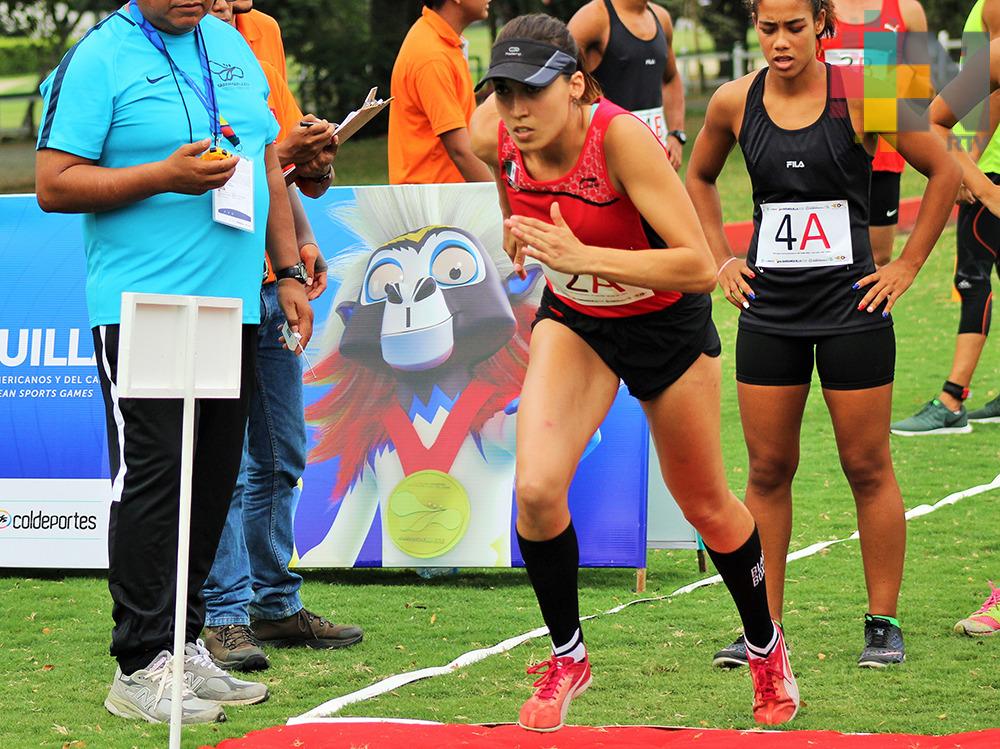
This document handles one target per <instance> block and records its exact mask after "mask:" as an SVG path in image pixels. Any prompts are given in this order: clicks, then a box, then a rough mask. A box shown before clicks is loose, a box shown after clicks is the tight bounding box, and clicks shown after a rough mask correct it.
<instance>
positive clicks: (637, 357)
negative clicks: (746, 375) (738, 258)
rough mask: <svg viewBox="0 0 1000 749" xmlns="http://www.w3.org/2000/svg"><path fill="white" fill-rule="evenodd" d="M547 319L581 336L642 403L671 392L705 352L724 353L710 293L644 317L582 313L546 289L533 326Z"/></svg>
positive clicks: (695, 296)
mask: <svg viewBox="0 0 1000 749" xmlns="http://www.w3.org/2000/svg"><path fill="white" fill-rule="evenodd" d="M542 320H554V321H556V322H558V323H562V324H563V325H565V326H566V327H567V328H569V329H570V330H572V331H573V332H574V333H576V334H577V335H578V336H580V337H581V338H582V339H583V340H584V341H586V343H587V345H588V346H590V347H591V348H592V349H593V350H594V351H595V352H596V353H597V355H598V356H599V357H601V360H602V361H603V362H604V363H605V364H607V365H608V368H609V369H610V370H611V371H612V372H614V373H615V374H616V375H618V376H619V377H620V378H621V379H622V381H624V383H625V385H626V386H627V387H628V391H629V393H631V394H632V395H633V396H635V397H636V398H638V399H639V400H642V401H647V400H652V399H653V398H655V397H656V396H658V395H659V394H660V393H662V392H663V391H664V390H666V389H667V388H668V387H669V386H670V385H672V384H673V383H674V382H676V381H677V380H678V379H679V378H680V376H681V375H683V374H684V373H685V372H686V371H687V370H688V367H690V366H691V365H692V364H694V362H695V360H697V358H698V357H699V356H701V355H702V354H708V355H709V356H718V355H719V354H721V353H722V342H721V341H720V340H719V334H718V332H717V331H716V330H715V324H714V323H713V322H712V300H711V297H709V295H708V294H685V295H684V296H682V297H681V298H680V300H678V301H677V302H676V303H675V304H672V305H671V306H669V307H667V308H666V309H662V310H658V311H656V312H649V313H647V314H644V315H634V316H632V317H613V318H608V317H593V316H592V315H585V314H583V313H582V312H578V311H576V310H575V309H573V308H572V307H570V306H569V305H567V304H564V303H563V302H562V301H560V300H559V298H558V297H557V296H556V295H555V294H553V293H552V290H551V289H549V288H548V287H546V288H545V291H544V292H543V293H542V301H541V303H540V304H539V305H538V313H537V315H536V316H535V322H534V323H533V325H532V326H534V325H537V324H538V323H539V322H541V321H542Z"/></svg>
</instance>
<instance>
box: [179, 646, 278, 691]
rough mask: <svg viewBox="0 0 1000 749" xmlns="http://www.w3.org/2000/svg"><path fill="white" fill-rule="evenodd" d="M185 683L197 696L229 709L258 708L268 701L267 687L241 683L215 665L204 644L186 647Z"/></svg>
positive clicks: (258, 684) (246, 682) (254, 683)
mask: <svg viewBox="0 0 1000 749" xmlns="http://www.w3.org/2000/svg"><path fill="white" fill-rule="evenodd" d="M184 681H185V683H186V684H187V686H188V687H189V688H190V689H191V691H192V692H194V694H195V696H196V697H198V698H199V699H202V700H210V701H211V702H222V703H224V704H226V705H256V704H257V703H258V702H263V701H264V700H266V699H267V698H268V693H267V687H266V686H264V685H263V684H261V683H259V682H256V681H242V680H240V679H236V678H234V677H232V676H230V675H229V673H228V672H227V671H224V670H222V669H221V668H219V667H218V666H216V665H215V661H213V660H212V654H211V653H210V652H208V648H206V647H205V643H204V642H203V641H201V640H198V641H197V642H189V643H187V644H186V645H185V646H184Z"/></svg>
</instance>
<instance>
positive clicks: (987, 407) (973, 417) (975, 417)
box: [969, 395, 1000, 424]
mask: <svg viewBox="0 0 1000 749" xmlns="http://www.w3.org/2000/svg"><path fill="white" fill-rule="evenodd" d="M969 421H975V422H978V423H980V424H987V423H991V424H1000V395H998V396H997V397H996V398H994V399H993V400H991V401H987V402H986V403H985V404H984V405H983V407H982V408H977V409H976V410H975V411H969Z"/></svg>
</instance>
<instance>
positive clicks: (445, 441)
mask: <svg viewBox="0 0 1000 749" xmlns="http://www.w3.org/2000/svg"><path fill="white" fill-rule="evenodd" d="M303 202H304V203H306V208H307V211H308V213H309V216H310V220H311V221H312V225H313V229H314V232H315V234H316V238H317V242H318V244H319V245H320V247H321V248H322V249H323V252H324V254H325V256H326V258H327V260H328V262H329V264H330V274H329V288H328V289H327V291H326V293H325V294H324V295H323V296H322V297H320V298H319V299H317V300H316V301H315V302H314V304H313V306H314V310H315V313H316V332H315V334H314V337H313V339H312V341H311V342H310V345H309V348H308V350H307V351H306V356H305V358H306V359H307V362H305V365H304V367H303V381H304V385H305V386H304V392H305V404H304V406H305V418H306V422H307V425H308V435H309V446H308V458H307V465H306V470H305V472H304V475H303V476H302V479H301V481H300V489H301V490H300V492H299V495H298V503H297V507H296V513H295V540H296V552H297V555H296V559H294V560H293V563H294V564H296V565H297V566H299V567H302V568H307V567H350V566H386V567H400V566H402V567H420V566H433V567H496V566H500V567H506V566H511V565H518V564H520V563H521V560H520V556H519V554H518V551H517V543H516V538H515V535H514V522H515V518H516V510H515V504H514V500H513V496H514V494H513V492H514V445H515V433H516V425H517V416H518V397H519V394H520V388H521V383H522V381H523V378H524V372H525V368H526V366H527V362H528V348H529V341H530V336H531V322H532V320H533V319H534V314H535V308H536V307H537V304H538V299H539V297H540V295H541V291H542V288H543V286H544V283H545V280H544V277H543V275H542V272H541V268H540V267H539V266H529V267H528V269H527V270H528V273H527V278H525V279H522V278H520V277H518V276H517V275H516V274H515V273H513V269H512V266H511V263H510V261H509V259H508V258H507V256H506V254H505V253H504V252H503V248H502V228H501V217H500V212H499V208H498V206H497V199H496V192H495V188H494V187H493V186H492V185H489V184H482V185H422V186H396V187H358V188H335V189H331V190H330V191H329V193H327V195H326V196H324V197H323V198H321V199H320V200H318V201H312V200H304V201H303ZM81 225H82V222H81V221H80V219H79V217H67V216H49V215H45V214H42V213H41V212H40V211H39V209H38V207H37V205H36V204H35V200H34V197H33V196H19V197H10V198H3V199H0V236H2V237H3V240H2V242H3V258H4V267H5V270H6V272H7V277H8V280H9V283H8V284H6V285H5V286H4V289H3V290H2V291H0V302H2V304H0V444H3V445H4V446H5V448H6V449H5V450H4V451H3V453H2V457H0V566H21V567H30V566H41V567H47V566H58V567H101V566H104V565H106V563H107V552H106V542H105V538H106V529H107V515H108V503H109V502H110V481H109V479H108V460H107V446H106V440H105V437H104V429H105V425H104V420H105V416H104V408H103V404H102V401H101V393H100V387H99V385H98V384H97V377H96V371H95V361H94V347H93V343H92V338H91V332H90V330H89V329H88V327H87V315H86V309H85V304H84V293H83V289H84V250H83V241H82V235H81ZM39 248H44V255H41V254H40V253H39ZM42 256H44V258H45V268H47V270H46V271H44V278H45V281H44V282H39V280H38V274H39V272H40V270H41V269H40V267H39V263H38V261H39V258H40V257H42ZM52 269H58V272H53V270H52ZM648 442H649V439H648V431H647V429H646V424H645V420H644V418H643V414H642V410H641V408H640V407H639V405H638V403H636V402H635V401H634V400H633V399H631V398H630V397H628V395H627V393H625V391H624V390H622V391H620V392H619V396H618V398H617V400H616V401H615V403H614V405H613V407H612V410H611V412H610V414H609V416H608V418H607V419H606V421H605V422H604V424H602V425H601V427H600V429H599V430H598V432H597V433H595V434H594V435H593V437H592V438H591V440H590V443H589V445H588V446H587V449H586V452H585V454H584V457H583V459H582V461H581V463H580V466H579V468H578V470H577V473H576V477H575V479H574V482H573V485H572V487H571V489H570V507H571V510H572V512H573V517H574V524H575V525H576V528H577V533H578V535H579V536H580V548H581V564H583V565H588V566H618V567H644V566H645V548H646V498H647V477H648V465H647V463H648Z"/></svg>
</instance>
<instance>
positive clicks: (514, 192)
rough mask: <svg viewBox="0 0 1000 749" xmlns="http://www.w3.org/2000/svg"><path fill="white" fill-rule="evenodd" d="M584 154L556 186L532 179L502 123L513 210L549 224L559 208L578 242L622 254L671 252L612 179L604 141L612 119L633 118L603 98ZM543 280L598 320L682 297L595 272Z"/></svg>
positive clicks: (548, 275)
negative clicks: (554, 203)
mask: <svg viewBox="0 0 1000 749" xmlns="http://www.w3.org/2000/svg"><path fill="white" fill-rule="evenodd" d="M593 106H594V109H593V115H592V117H591V120H590V125H589V127H588V129H587V136H586V138H585V140H584V143H583V148H582V149H581V151H580V156H579V158H578V159H577V161H576V164H575V165H574V166H573V168H572V169H571V170H570V171H569V172H567V173H566V174H564V175H562V176H561V177H558V178H557V179H553V180H544V181H541V180H535V179H532V177H531V176H530V175H529V174H528V172H527V170H526V169H525V168H524V162H523V160H522V159H521V152H520V151H519V150H518V148H517V146H516V145H515V144H514V141H513V139H512V138H511V136H510V134H509V133H508V132H507V128H506V126H505V125H504V123H503V122H502V121H501V122H500V126H499V137H498V139H497V140H498V157H499V163H500V167H501V169H502V170H503V176H504V187H505V189H506V191H507V199H508V200H509V201H510V207H511V211H512V212H513V213H514V214H516V215H520V216H529V217H531V218H536V219H539V220H541V221H546V222H551V220H552V219H551V214H550V210H551V206H552V203H553V202H558V203H559V209H560V210H561V211H562V215H563V218H564V219H565V220H566V223H567V224H568V225H569V226H570V228H571V229H572V230H573V233H574V234H575V235H576V236H577V237H578V238H579V240H580V241H581V242H583V243H584V244H588V245H594V246H597V247H613V248H618V249H622V250H645V249H652V248H656V249H659V248H664V249H665V248H666V247H667V245H666V243H665V242H664V241H663V240H662V239H661V238H660V237H659V236H658V235H657V234H656V232H654V231H653V229H652V227H650V226H649V224H648V223H646V221H645V219H643V217H642V215H641V214H640V213H639V211H638V209H637V208H636V207H635V205H633V203H632V201H631V200H629V198H628V196H627V195H622V194H621V193H619V192H617V191H616V190H615V188H614V187H613V186H612V184H611V180H610V178H609V177H608V166H607V162H606V161H605V158H604V137H605V134H606V133H607V130H608V126H609V125H610V124H611V120H612V119H614V118H615V117H618V116H619V115H624V116H626V117H632V116H633V115H631V114H630V113H629V112H627V111H625V110H624V109H622V108H621V107H619V106H618V105H616V104H613V103H611V102H610V101H608V100H607V99H599V100H598V101H597V102H596V103H595V104H594V105H593ZM545 279H546V283H548V285H549V288H550V289H551V290H552V292H553V293H554V294H555V295H556V296H557V297H559V299H561V300H562V301H563V302H565V303H566V304H567V305H569V306H570V307H572V308H573V309H575V310H577V311H578V312H582V313H583V314H586V315H591V316H593V317H629V316H631V315H641V314H645V313H648V312H656V311H658V310H661V309H664V308H665V307H669V306H670V305H671V304H673V303H675V302H676V301H677V300H678V299H680V298H681V294H680V293H679V292H676V291H654V290H652V289H646V288H642V287H638V286H630V285H628V284H621V283H617V282H615V281H609V280H607V279H604V278H601V277H600V276H595V275H592V274H589V273H588V274H570V273H561V272H559V271H555V270H552V269H551V268H545Z"/></svg>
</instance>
